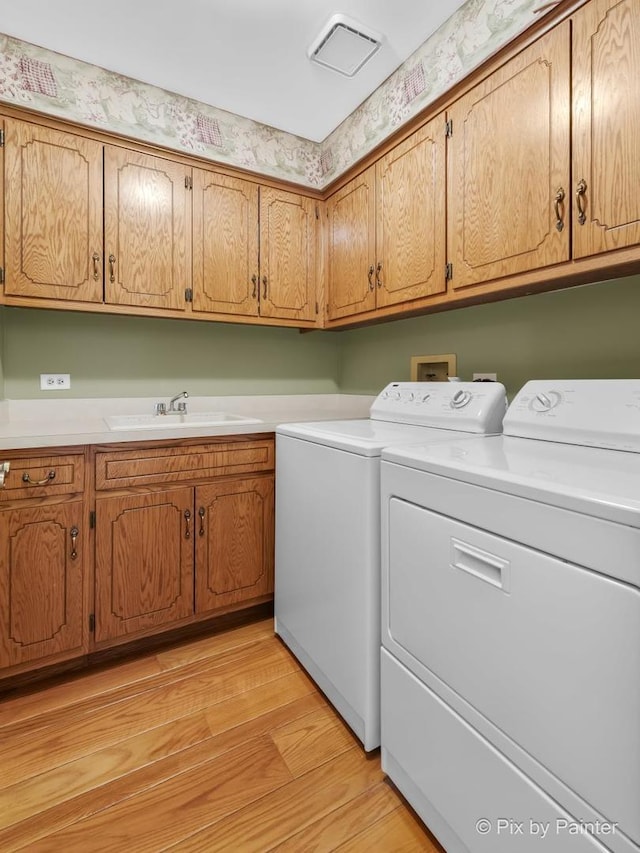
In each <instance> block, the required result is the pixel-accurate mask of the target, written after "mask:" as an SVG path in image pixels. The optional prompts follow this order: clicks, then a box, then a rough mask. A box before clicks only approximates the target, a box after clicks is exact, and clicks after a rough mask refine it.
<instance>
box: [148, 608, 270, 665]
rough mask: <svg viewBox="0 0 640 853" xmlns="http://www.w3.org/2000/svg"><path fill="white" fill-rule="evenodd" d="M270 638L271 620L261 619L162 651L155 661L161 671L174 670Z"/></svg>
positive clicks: (158, 653)
mask: <svg viewBox="0 0 640 853" xmlns="http://www.w3.org/2000/svg"><path fill="white" fill-rule="evenodd" d="M272 637H273V619H261V620H259V621H258V622H252V623H251V624H250V625H243V626H242V627H241V628H235V629H233V630H230V631H221V632H220V633H219V634H214V635H213V636H211V637H204V638H200V639H198V640H191V641H189V642H185V643H181V644H180V645H178V646H175V647H174V648H170V649H163V650H162V651H160V652H157V653H156V659H157V661H158V664H159V666H161V667H162V669H175V667H178V666H185V664H189V663H194V662H196V661H200V660H206V659H207V658H212V657H215V656H216V655H219V654H221V653H222V652H225V651H229V650H230V649H235V648H238V647H241V646H246V645H248V644H249V643H255V642H256V641H258V640H266V639H270V638H272Z"/></svg>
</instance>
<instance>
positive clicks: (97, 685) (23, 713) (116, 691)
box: [0, 625, 288, 736]
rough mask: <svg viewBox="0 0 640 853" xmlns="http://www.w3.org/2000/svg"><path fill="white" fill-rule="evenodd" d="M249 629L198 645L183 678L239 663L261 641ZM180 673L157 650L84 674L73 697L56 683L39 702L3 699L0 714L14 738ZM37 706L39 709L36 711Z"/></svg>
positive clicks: (31, 698)
mask: <svg viewBox="0 0 640 853" xmlns="http://www.w3.org/2000/svg"><path fill="white" fill-rule="evenodd" d="M265 627H266V626H265ZM250 629H252V626H251V625H247V626H243V627H242V628H239V629H237V630H238V633H239V636H238V637H237V638H236V637H235V635H234V632H233V631H225V632H221V633H220V634H217V635H214V636H212V637H207V638H205V640H204V641H203V642H202V645H201V647H200V649H199V655H196V656H194V657H193V660H191V661H185V662H184V663H183V664H182V665H181V666H180V667H179V669H178V672H179V677H182V678H188V677H191V676H192V675H196V674H198V673H199V672H200V671H201V669H202V667H203V666H204V667H219V666H225V665H226V664H231V663H233V662H234V661H235V662H236V663H238V662H242V661H244V659H245V657H244V653H245V651H246V650H247V647H250V648H251V647H253V646H254V645H255V644H256V643H259V642H260V640H259V639H257V638H256V636H255V632H254V631H252V630H250ZM259 633H260V636H262V635H263V633H264V632H263V631H262V630H261V631H260V632H259ZM266 637H267V638H269V639H271V641H273V632H272V633H271V636H270V637H269V633H268V631H266ZM262 639H263V641H264V639H265V638H264V637H262ZM274 645H277V646H278V647H279V648H282V649H283V650H284V647H283V646H282V644H281V643H279V642H278V643H274ZM205 646H206V647H207V648H208V650H209V654H208V655H205V654H204V648H205ZM287 653H288V652H287ZM175 671H176V668H174V667H169V666H167V665H163V664H161V663H160V661H159V660H158V655H157V654H151V655H149V656H148V657H147V658H143V659H141V660H139V661H133V662H131V663H129V664H123V665H116V666H114V667H110V668H107V669H106V670H103V671H99V672H98V673H91V672H89V673H86V674H84V677H83V676H77V679H76V681H77V686H76V689H75V690H74V687H73V685H74V684H76V681H73V682H71V685H70V695H69V697H66V696H65V693H64V685H56V686H55V687H54V688H51V691H44V697H43V699H44V701H43V703H42V705H40V706H39V705H38V696H37V694H32V695H30V696H28V697H19V698H17V699H15V700H11V699H9V700H6V701H5V702H0V714H4V716H3V717H2V719H3V720H4V725H13V726H14V729H13V735H14V736H15V735H17V734H18V733H19V732H20V731H21V730H22V731H29V732H33V728H34V726H40V725H43V724H51V723H52V722H55V720H56V719H59V718H61V717H62V716H65V715H66V713H67V712H68V711H69V710H70V709H71V708H73V709H74V710H75V711H77V712H78V713H83V712H90V711H92V710H93V709H94V708H98V707H102V706H103V705H104V704H106V703H107V702H109V701H111V702H117V701H119V700H120V699H122V698H130V697H131V696H133V695H135V694H136V693H139V692H144V691H146V690H149V689H152V688H154V687H159V686H161V685H163V684H169V683H171V682H172V681H174V680H175V678H176V676H175V674H174V672H175ZM85 682H86V683H85ZM83 685H84V686H83ZM87 685H89V686H87ZM83 691H86V695H83ZM76 694H77V696H76ZM30 709H31V710H30ZM36 709H37V711H38V713H35V710H36ZM43 718H44V719H43ZM21 722H22V723H23V725H22V729H21V728H20V725H21Z"/></svg>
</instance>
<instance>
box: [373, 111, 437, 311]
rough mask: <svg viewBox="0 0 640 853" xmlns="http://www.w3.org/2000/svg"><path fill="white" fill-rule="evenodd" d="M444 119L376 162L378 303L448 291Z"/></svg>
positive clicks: (426, 127) (424, 129)
mask: <svg viewBox="0 0 640 853" xmlns="http://www.w3.org/2000/svg"><path fill="white" fill-rule="evenodd" d="M445 188H446V182H445V136H444V118H443V117H441V116H439V117H438V118H436V119H434V120H433V121H430V122H429V123H428V124H427V125H425V127H423V128H421V129H420V130H418V131H417V132H416V133H414V134H413V135H412V136H410V137H409V139H406V140H405V141H404V142H402V143H401V144H400V145H398V146H396V148H394V149H393V150H392V151H390V152H389V153H388V154H387V155H385V156H384V157H383V158H382V159H381V160H379V161H378V163H377V164H376V194H377V257H376V300H377V307H378V308H380V307H382V306H384V305H395V304H397V303H399V302H408V301H409V300H411V299H420V298H421V297H425V296H431V295H432V294H434V293H443V292H444V291H445V290H446V280H445V264H446V230H445V228H446V205H445Z"/></svg>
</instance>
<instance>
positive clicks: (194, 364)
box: [0, 308, 339, 399]
mask: <svg viewBox="0 0 640 853" xmlns="http://www.w3.org/2000/svg"><path fill="white" fill-rule="evenodd" d="M2 322H3V323H4V350H3V353H2V365H3V371H4V378H5V381H4V395H5V396H6V397H7V398H10V399H11V398H13V399H18V398H32V397H45V398H46V399H59V398H60V397H64V396H69V397H138V396H152V397H156V396H157V397H166V396H167V395H168V394H169V395H170V394H174V393H176V392H177V391H180V390H182V389H186V390H187V391H188V392H189V393H190V394H192V395H214V396H216V395H225V394H309V393H316V394H320V393H322V394H330V393H335V392H336V391H338V390H339V389H338V370H339V365H338V354H339V345H338V341H337V340H336V338H335V336H333V335H326V334H323V333H321V332H311V333H309V334H304V335H302V334H300V332H298V331H297V330H296V329H278V328H265V327H257V326H240V325H231V324H223V323H200V322H190V321H184V320H162V319H157V318H147V317H121V316H120V317H117V316H107V315H100V314H79V313H78V314H76V313H73V312H66V311H42V310H33V309H22V308H5V309H2V310H0V323H2ZM40 373H70V374H71V390H70V391H62V392H58V391H53V392H51V391H50V392H43V391H40Z"/></svg>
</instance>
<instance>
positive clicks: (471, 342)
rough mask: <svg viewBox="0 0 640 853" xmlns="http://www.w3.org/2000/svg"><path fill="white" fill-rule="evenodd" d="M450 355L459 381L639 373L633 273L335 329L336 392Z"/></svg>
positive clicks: (405, 375) (515, 383)
mask: <svg viewBox="0 0 640 853" xmlns="http://www.w3.org/2000/svg"><path fill="white" fill-rule="evenodd" d="M440 353H455V354H456V355H457V358H458V367H457V372H458V375H459V376H460V378H461V379H465V380H466V379H471V378H472V374H473V373H474V372H492V373H493V372H495V373H497V374H498V379H499V380H500V381H502V382H503V383H504V384H505V385H506V387H507V391H508V393H509V395H510V396H512V395H513V394H515V393H516V392H517V391H518V389H519V388H520V387H521V386H522V385H523V384H524V383H525V382H526V381H527V380H528V379H546V378H550V379H552V378H556V379H557V378H562V377H566V378H570V379H581V378H594V379H595V378H625V377H635V378H640V276H633V277H630V278H625V279H622V280H619V281H611V282H606V283H603V284H596V285H591V286H588V287H579V288H571V289H568V290H562V291H557V292H555V293H546V294H539V295H537V296H527V297H520V298H517V299H510V300H507V301H505V302H496V303H493V304H487V305H477V306H473V307H471V308H460V309H457V310H455V311H447V312H444V313H442V314H432V315H430V316H426V317H417V318H414V319H410V320H397V321H395V322H392V323H385V324H383V325H380V326H371V327H368V328H363V329H354V330H352V331H349V332H343V333H342V346H341V362H340V364H341V368H340V390H341V391H342V392H344V393H359V394H360V393H361V394H373V393H376V392H377V391H379V390H380V388H382V387H383V386H384V385H385V384H386V383H387V382H393V381H394V380H406V379H410V376H411V373H410V360H411V356H412V355H427V354H440Z"/></svg>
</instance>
